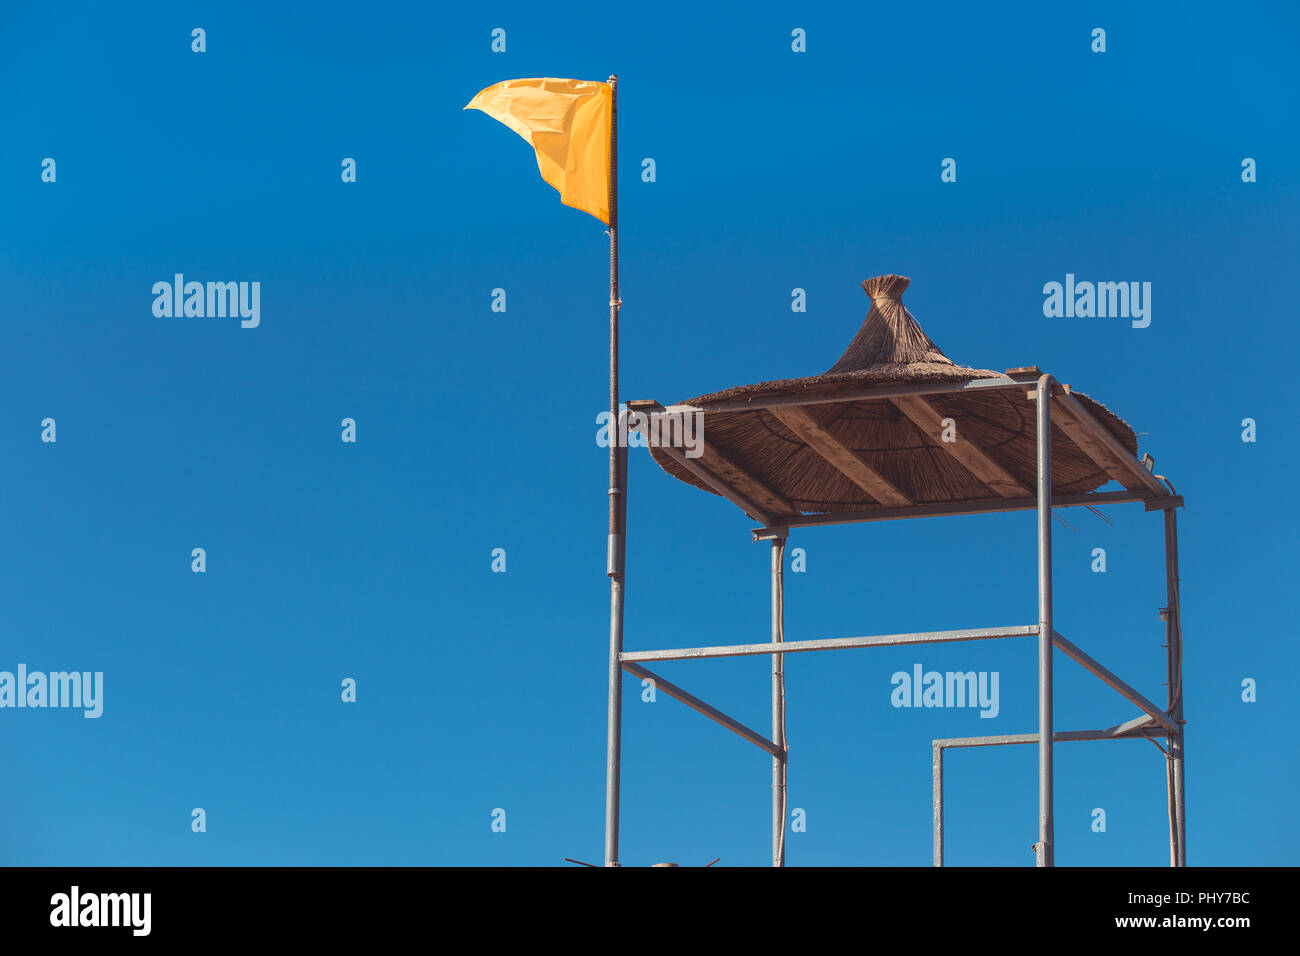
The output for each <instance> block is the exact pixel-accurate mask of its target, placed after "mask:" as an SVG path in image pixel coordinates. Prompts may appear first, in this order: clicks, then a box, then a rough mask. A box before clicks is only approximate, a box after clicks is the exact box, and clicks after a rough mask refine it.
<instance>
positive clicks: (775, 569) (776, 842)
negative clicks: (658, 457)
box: [772, 537, 788, 867]
mask: <svg viewBox="0 0 1300 956" xmlns="http://www.w3.org/2000/svg"><path fill="white" fill-rule="evenodd" d="M784 640H785V538H784V537H780V538H773V539H772V643H773V644H780V643H782V642H783V641H784ZM772 743H774V744H776V746H778V747H779V748H781V751H782V753H781V756H779V757H776V756H774V757H772V865H773V866H778V867H780V866H785V802H786V800H785V788H786V769H787V767H788V759H787V758H788V754H787V753H786V746H785V655H784V654H773V655H772Z"/></svg>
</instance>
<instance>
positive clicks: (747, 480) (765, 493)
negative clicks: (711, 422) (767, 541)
mask: <svg viewBox="0 0 1300 956" xmlns="http://www.w3.org/2000/svg"><path fill="white" fill-rule="evenodd" d="M700 445H701V447H702V448H703V450H704V454H703V455H702V456H701V457H700V460H701V461H703V462H704V464H705V467H707V468H708V469H709V470H710V471H712V472H713V473H714V474H715V475H717V476H718V477H719V478H721V479H722V480H723V481H725V482H726V483H727V484H729V485H731V487H733V488H735V489H736V490H737V491H739V492H740V493H741V494H742V495H744V496H745V497H746V498H749V499H750V500H751V501H755V502H757V503H758V504H760V505H762V506H763V508H765V509H766V510H767V512H768V513H769V514H771V515H773V516H774V517H777V518H779V517H781V516H782V515H797V514H799V509H798V508H796V507H795V506H794V505H792V504H791V503H790V502H788V501H786V500H785V499H784V498H782V497H781V496H780V495H779V494H777V493H776V492H775V491H773V490H772V489H771V488H769V487H768V486H767V485H765V484H763V483H762V482H761V481H759V480H758V479H757V478H755V477H754V476H753V475H751V474H750V473H749V472H747V471H745V469H743V468H741V467H740V466H739V465H737V464H736V463H735V462H733V461H732V460H731V459H730V458H728V457H727V456H726V455H724V454H723V453H722V452H720V451H718V448H717V446H716V445H710V444H709V443H708V442H707V441H703V440H701V442H700Z"/></svg>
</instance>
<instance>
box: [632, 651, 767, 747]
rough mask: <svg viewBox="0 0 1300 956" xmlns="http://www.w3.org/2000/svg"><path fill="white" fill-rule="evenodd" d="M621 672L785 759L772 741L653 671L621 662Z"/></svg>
mask: <svg viewBox="0 0 1300 956" xmlns="http://www.w3.org/2000/svg"><path fill="white" fill-rule="evenodd" d="M623 670H625V671H627V672H628V673H629V674H631V675H633V676H634V677H639V678H640V679H641V680H652V681H654V684H655V690H656V691H660V690H661V691H663V692H664V693H665V694H667V695H668V696H669V697H672V698H673V699H675V700H680V701H681V702H682V703H683V704H685V705H686V706H687V707H689V708H691V710H694V711H698V712H699V713H701V714H703V715H704V716H705V717H707V718H709V720H712V721H715V722H716V723H719V724H721V725H722V726H723V727H726V728H727V729H728V730H730V731H732V732H733V733H736V734H739V735H740V736H742V737H744V738H745V739H746V740H748V741H749V742H750V743H752V744H754V745H755V746H757V747H761V748H762V749H764V750H766V751H767V752H768V753H770V754H771V755H772V756H773V757H776V758H777V759H778V760H784V759H785V751H784V750H782V749H781V748H780V747H778V746H777V745H776V744H774V743H772V741H770V740H768V739H767V738H766V737H764V736H763V735H762V734H760V733H758V732H757V731H753V730H750V729H749V728H748V727H746V726H745V725H744V724H742V723H740V721H738V720H732V719H731V718H730V717H728V716H727V715H726V714H724V713H723V712H722V711H720V710H718V709H717V708H715V707H710V706H709V705H708V704H706V703H705V702H704V701H702V700H700V699H699V698H698V697H696V696H695V695H694V694H690V693H687V692H686V691H684V690H682V689H681V688H680V687H678V686H677V685H676V684H674V683H672V682H671V681H667V680H664V679H663V678H662V677H660V676H659V675H658V674H656V673H654V672H653V671H648V670H646V669H645V668H644V667H638V666H637V665H635V664H630V663H628V662H626V661H624V662H623Z"/></svg>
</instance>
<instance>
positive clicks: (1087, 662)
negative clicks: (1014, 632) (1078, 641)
mask: <svg viewBox="0 0 1300 956" xmlns="http://www.w3.org/2000/svg"><path fill="white" fill-rule="evenodd" d="M1052 643H1053V644H1054V645H1055V646H1056V647H1059V648H1060V649H1061V651H1062V652H1063V653H1064V654H1065V655H1066V656H1067V657H1069V658H1071V659H1072V660H1074V661H1076V662H1077V663H1079V664H1081V665H1082V666H1083V668H1084V669H1085V670H1087V671H1089V672H1091V673H1093V674H1095V675H1096V676H1097V677H1099V678H1101V681H1102V683H1104V684H1106V685H1107V686H1109V687H1112V688H1114V689H1115V690H1116V691H1118V692H1119V694H1120V695H1121V696H1122V697H1124V699H1126V700H1127V701H1129V703H1132V704H1136V705H1137V706H1138V707H1139V708H1141V709H1142V710H1143V711H1145V712H1146V713H1147V715H1148V716H1150V717H1151V719H1152V720H1154V721H1156V722H1157V723H1159V724H1160V726H1162V727H1164V728H1165V730H1167V731H1169V732H1170V733H1171V734H1174V735H1175V736H1177V734H1178V728H1177V727H1176V726H1174V723H1173V722H1172V721H1171V720H1170V719H1169V716H1168V715H1167V714H1166V713H1165V712H1164V711H1162V710H1161V709H1160V708H1159V707H1157V706H1156V705H1155V704H1153V703H1151V701H1149V700H1147V699H1146V698H1145V697H1143V696H1142V695H1141V694H1139V693H1138V692H1137V691H1136V690H1134V689H1133V688H1132V687H1130V686H1129V685H1128V684H1126V683H1124V682H1123V681H1122V680H1120V679H1119V678H1118V677H1116V676H1115V675H1114V674H1112V673H1111V672H1110V671H1108V670H1107V669H1106V668H1105V667H1103V666H1102V665H1100V664H1098V663H1097V662H1096V661H1095V660H1093V659H1092V658H1091V657H1089V656H1088V655H1087V654H1085V653H1084V652H1083V651H1081V650H1079V648H1077V647H1075V646H1074V645H1073V644H1071V643H1070V642H1069V641H1067V640H1066V639H1065V638H1063V637H1062V636H1061V635H1060V634H1058V633H1057V632H1056V631H1052Z"/></svg>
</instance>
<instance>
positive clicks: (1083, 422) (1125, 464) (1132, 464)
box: [1052, 389, 1169, 498]
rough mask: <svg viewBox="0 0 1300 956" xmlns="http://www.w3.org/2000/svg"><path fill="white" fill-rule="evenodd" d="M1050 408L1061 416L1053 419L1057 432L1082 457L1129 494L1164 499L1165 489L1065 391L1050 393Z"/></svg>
mask: <svg viewBox="0 0 1300 956" xmlns="http://www.w3.org/2000/svg"><path fill="white" fill-rule="evenodd" d="M1052 404H1053V406H1054V407H1055V408H1056V409H1058V410H1059V411H1060V412H1061V414H1060V415H1054V416H1053V419H1054V421H1055V422H1056V424H1057V425H1059V426H1060V428H1061V431H1063V432H1065V433H1066V434H1067V435H1069V436H1070V440H1071V441H1073V442H1074V443H1075V444H1076V445H1078V446H1079V448H1080V449H1082V450H1083V453H1084V454H1086V455H1087V456H1088V457H1089V458H1091V459H1092V460H1093V461H1094V462H1096V463H1097V465H1098V466H1099V467H1100V468H1101V469H1102V470H1103V471H1105V472H1106V473H1107V474H1108V475H1110V476H1111V477H1112V478H1114V479H1115V480H1116V481H1118V482H1119V483H1120V484H1121V485H1123V486H1124V487H1125V488H1127V489H1128V490H1129V491H1138V492H1142V493H1144V494H1148V493H1150V494H1154V495H1155V496H1157V497H1161V498H1164V497H1168V495H1169V489H1168V488H1166V487H1165V486H1164V485H1163V484H1161V483H1160V479H1158V478H1156V476H1155V475H1153V474H1151V472H1149V471H1147V470H1146V469H1145V468H1143V467H1142V464H1141V463H1140V462H1139V461H1138V460H1137V459H1136V458H1134V457H1133V456H1132V455H1130V454H1129V452H1128V449H1127V448H1125V447H1124V446H1123V445H1121V444H1120V443H1119V439H1118V438H1116V437H1115V436H1114V435H1112V434H1111V432H1110V429H1108V428H1107V427H1106V426H1105V425H1103V424H1102V423H1101V422H1099V421H1097V419H1096V417H1095V416H1093V414H1092V413H1091V412H1089V411H1088V410H1087V409H1086V408H1084V407H1083V405H1082V404H1081V403H1080V402H1079V400H1078V399H1077V398H1075V397H1074V396H1073V395H1070V394H1068V393H1066V392H1065V391H1061V390H1057V389H1053V390H1052Z"/></svg>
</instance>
